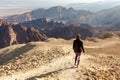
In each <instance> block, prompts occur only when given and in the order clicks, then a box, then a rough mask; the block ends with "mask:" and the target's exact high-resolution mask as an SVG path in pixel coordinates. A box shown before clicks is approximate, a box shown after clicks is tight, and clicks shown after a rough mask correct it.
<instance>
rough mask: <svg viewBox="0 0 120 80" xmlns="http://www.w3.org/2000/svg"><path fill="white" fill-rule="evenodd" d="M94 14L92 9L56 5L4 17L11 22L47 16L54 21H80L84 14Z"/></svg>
mask: <svg viewBox="0 0 120 80" xmlns="http://www.w3.org/2000/svg"><path fill="white" fill-rule="evenodd" d="M90 14H92V12H90V11H85V10H75V9H73V8H69V9H67V8H65V7H61V6H55V7H52V8H49V9H41V8H40V9H37V10H34V11H32V12H27V13H24V14H21V15H13V16H6V17H4V18H3V19H4V20H7V21H11V22H17V23H21V22H25V21H31V20H35V19H39V18H47V19H49V20H54V21H65V22H67V23H79V21H80V20H79V19H80V17H82V16H87V15H90Z"/></svg>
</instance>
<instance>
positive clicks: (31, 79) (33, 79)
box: [25, 66, 76, 80]
mask: <svg viewBox="0 0 120 80" xmlns="http://www.w3.org/2000/svg"><path fill="white" fill-rule="evenodd" d="M74 68H76V67H74V66H71V67H69V68H63V69H59V70H55V71H51V72H47V73H45V74H41V75H39V76H33V77H30V78H27V79H25V80H36V79H35V78H43V77H47V76H48V75H52V74H57V73H59V72H62V71H65V70H68V69H74Z"/></svg>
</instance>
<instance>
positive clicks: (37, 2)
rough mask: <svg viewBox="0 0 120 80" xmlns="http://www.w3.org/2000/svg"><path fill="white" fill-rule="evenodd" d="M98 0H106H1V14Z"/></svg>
mask: <svg viewBox="0 0 120 80" xmlns="http://www.w3.org/2000/svg"><path fill="white" fill-rule="evenodd" d="M97 1H104V0H0V16H4V15H8V14H9V15H12V14H17V13H20V14H21V13H23V12H25V11H30V10H33V9H37V8H49V7H52V6H59V5H61V6H64V5H68V4H72V3H92V2H97ZM109 1H110V0H109Z"/></svg>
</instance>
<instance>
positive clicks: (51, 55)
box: [0, 38, 120, 80]
mask: <svg viewBox="0 0 120 80" xmlns="http://www.w3.org/2000/svg"><path fill="white" fill-rule="evenodd" d="M112 39H113V40H114V41H111V38H108V39H104V40H101V39H97V38H96V39H93V40H85V41H84V45H85V51H86V52H85V54H82V55H81V62H80V65H79V67H78V68H76V67H75V66H74V65H73V64H74V56H75V55H74V52H73V50H72V42H73V40H69V41H66V40H63V39H52V38H51V39H48V40H47V41H46V42H31V43H28V44H21V45H15V46H11V47H7V48H4V49H1V50H0V80H120V75H119V74H120V39H119V38H112Z"/></svg>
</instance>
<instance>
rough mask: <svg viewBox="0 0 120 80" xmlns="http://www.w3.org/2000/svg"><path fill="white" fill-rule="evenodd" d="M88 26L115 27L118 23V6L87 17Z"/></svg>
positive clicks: (119, 8) (119, 10) (119, 18)
mask: <svg viewBox="0 0 120 80" xmlns="http://www.w3.org/2000/svg"><path fill="white" fill-rule="evenodd" d="M86 21H87V23H88V24H91V25H115V24H119V22H120V6H117V7H114V8H110V9H106V10H102V11H99V12H97V13H94V14H92V15H90V16H88V17H87V19H86Z"/></svg>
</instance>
